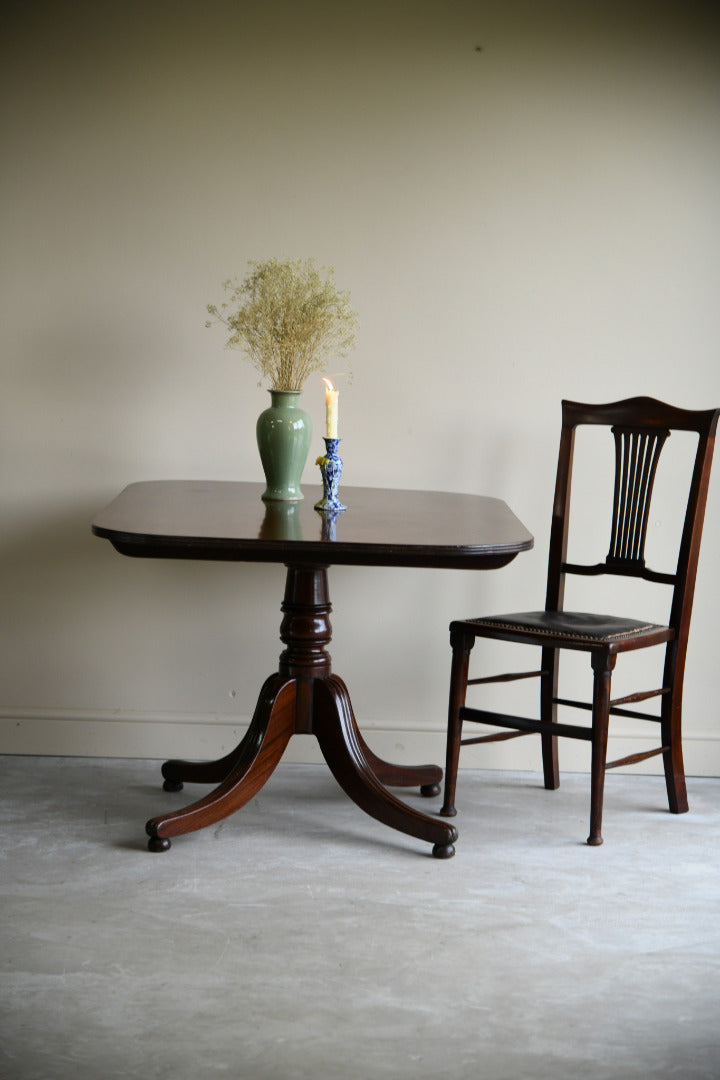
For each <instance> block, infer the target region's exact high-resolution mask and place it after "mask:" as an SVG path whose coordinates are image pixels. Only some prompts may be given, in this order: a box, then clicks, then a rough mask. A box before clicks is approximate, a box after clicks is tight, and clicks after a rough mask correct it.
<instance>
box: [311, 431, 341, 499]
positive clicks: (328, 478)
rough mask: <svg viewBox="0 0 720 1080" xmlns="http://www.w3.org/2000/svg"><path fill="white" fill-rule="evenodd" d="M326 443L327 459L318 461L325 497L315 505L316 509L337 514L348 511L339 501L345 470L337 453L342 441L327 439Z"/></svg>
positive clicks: (322, 458) (321, 458)
mask: <svg viewBox="0 0 720 1080" xmlns="http://www.w3.org/2000/svg"><path fill="white" fill-rule="evenodd" d="M324 442H325V457H319V458H318V459H317V463H318V465H319V466H320V475H321V476H322V482H323V497H322V499H321V500H320V502H316V503H315V509H316V510H322V511H323V512H328V511H329V512H331V513H337V512H338V511H340V510H347V507H346V506H343V504H342V503H341V502H340V500H339V499H338V488H339V487H340V477H341V475H342V470H343V463H342V458H341V457H340V455H339V454H338V452H337V448H338V444H339V442H340V440H339V439H327V438H326V439H324Z"/></svg>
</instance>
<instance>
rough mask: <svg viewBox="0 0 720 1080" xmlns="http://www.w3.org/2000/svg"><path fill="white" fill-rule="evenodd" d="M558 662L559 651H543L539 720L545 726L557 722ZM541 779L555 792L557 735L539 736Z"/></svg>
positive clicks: (558, 775)
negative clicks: (541, 763)
mask: <svg viewBox="0 0 720 1080" xmlns="http://www.w3.org/2000/svg"><path fill="white" fill-rule="evenodd" d="M559 661H560V650H559V649H543V651H542V663H541V667H542V671H543V674H542V675H541V676H540V719H541V720H542V721H543V723H545V724H551V723H554V722H555V721H556V720H557V705H556V704H555V698H556V697H557V687H558V665H559ZM540 741H541V744H542V761H543V779H544V781H545V787H546V788H547V789H548V791H556V790H557V788H559V787H560V766H559V764H558V740H557V735H545V734H543V735H541V736H540Z"/></svg>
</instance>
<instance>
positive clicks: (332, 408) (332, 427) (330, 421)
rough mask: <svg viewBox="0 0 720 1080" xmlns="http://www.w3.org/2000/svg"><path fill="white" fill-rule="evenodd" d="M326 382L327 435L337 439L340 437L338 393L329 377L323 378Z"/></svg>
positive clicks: (329, 437)
mask: <svg viewBox="0 0 720 1080" xmlns="http://www.w3.org/2000/svg"><path fill="white" fill-rule="evenodd" d="M323 382H324V383H325V437H326V438H328V439H337V437H338V395H339V393H340V391H339V390H336V389H335V387H334V386H333V384H332V383H331V382H330V380H329V379H323Z"/></svg>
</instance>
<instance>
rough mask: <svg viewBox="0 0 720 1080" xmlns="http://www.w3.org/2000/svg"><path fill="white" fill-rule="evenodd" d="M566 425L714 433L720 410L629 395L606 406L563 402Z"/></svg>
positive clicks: (564, 422) (711, 434)
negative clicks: (679, 404) (602, 425)
mask: <svg viewBox="0 0 720 1080" xmlns="http://www.w3.org/2000/svg"><path fill="white" fill-rule="evenodd" d="M562 409H563V424H564V425H565V426H566V427H577V426H578V425H579V424H606V425H607V424H618V425H625V426H630V427H635V428H674V429H676V430H679V431H696V432H698V434H707V435H710V436H713V435H714V434H715V430H716V428H717V423H718V417H719V416H720V409H680V408H676V407H675V406H673V405H667V404H666V403H665V402H663V401H658V400H657V399H656V398H651V397H634V398H627V399H626V400H624V401H614V402H609V403H608V404H606V405H589V404H584V403H582V402H579V401H563V403H562Z"/></svg>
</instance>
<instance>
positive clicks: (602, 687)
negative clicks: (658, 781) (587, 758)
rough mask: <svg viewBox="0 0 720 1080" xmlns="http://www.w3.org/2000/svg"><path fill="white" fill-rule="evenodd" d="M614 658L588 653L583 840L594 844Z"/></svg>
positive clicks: (597, 840) (597, 841)
mask: <svg viewBox="0 0 720 1080" xmlns="http://www.w3.org/2000/svg"><path fill="white" fill-rule="evenodd" d="M616 660H617V657H616V656H614V655H612V654H607V653H600V652H596V653H593V654H592V669H593V673H594V679H593V707H592V766H591V777H590V835H589V836H588V839H587V842H588V844H590V845H591V846H592V847H598V846H599V845H600V844H602V842H603V838H602V832H601V829H602V812H603V793H604V791H605V763H606V761H607V741H608V726H609V721H610V682H611V679H612V672H613V669H614V667H615V662H616Z"/></svg>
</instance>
